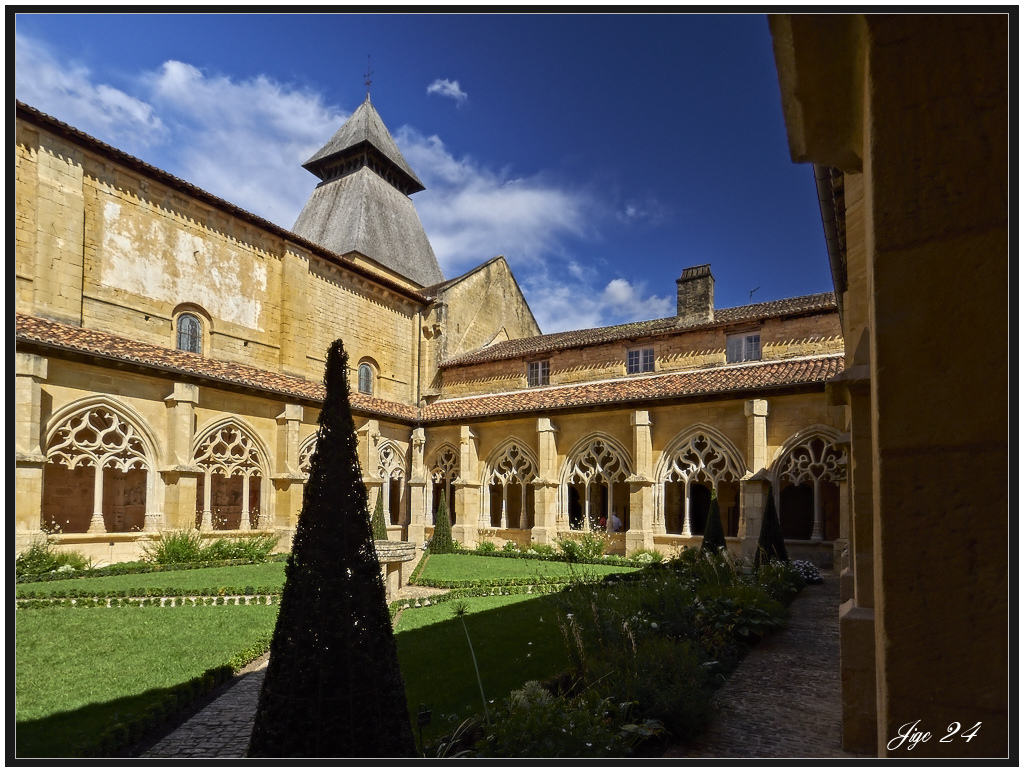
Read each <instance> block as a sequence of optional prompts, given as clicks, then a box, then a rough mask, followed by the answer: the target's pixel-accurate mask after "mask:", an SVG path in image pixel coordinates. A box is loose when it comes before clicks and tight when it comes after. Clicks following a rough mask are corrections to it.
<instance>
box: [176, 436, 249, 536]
mask: <svg viewBox="0 0 1024 772" xmlns="http://www.w3.org/2000/svg"><path fill="white" fill-rule="evenodd" d="M194 457H195V463H196V465H197V466H199V467H201V468H202V469H203V473H204V474H203V484H202V485H201V486H200V487H199V489H198V490H197V491H196V510H197V512H196V520H197V525H198V526H199V527H200V528H201V529H202V530H206V531H209V530H237V529H241V530H243V531H248V530H249V529H250V528H253V527H255V528H259V527H260V526H261V521H260V515H261V505H263V503H264V501H265V499H266V496H265V495H264V494H265V491H264V490H263V480H264V479H265V478H266V467H267V464H266V461H265V459H264V455H263V453H262V452H261V451H260V449H259V447H258V445H257V443H256V442H255V441H254V440H253V438H252V437H251V436H250V435H249V433H248V432H247V431H246V430H245V429H243V428H242V427H240V426H238V425H236V424H234V423H233V422H227V423H225V424H223V425H221V426H217V427H214V428H213V429H211V430H210V431H209V432H208V433H207V434H206V435H205V436H204V437H202V438H201V439H200V440H199V441H198V442H197V443H196V445H195V454H194Z"/></svg>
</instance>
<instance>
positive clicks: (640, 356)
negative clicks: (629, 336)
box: [626, 348, 654, 373]
mask: <svg viewBox="0 0 1024 772" xmlns="http://www.w3.org/2000/svg"><path fill="white" fill-rule="evenodd" d="M626 372H627V373H653V372H654V349H653V348H634V349H630V350H629V351H628V352H626Z"/></svg>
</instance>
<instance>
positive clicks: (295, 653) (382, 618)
mask: <svg viewBox="0 0 1024 772" xmlns="http://www.w3.org/2000/svg"><path fill="white" fill-rule="evenodd" d="M324 381H325V385H326V387H327V393H326V397H325V399H324V404H323V407H322V408H321V410H320V429H319V432H318V436H317V447H316V452H315V453H314V454H313V458H312V460H311V467H310V473H309V482H308V483H307V484H306V489H305V492H304V494H303V501H302V512H301V514H300V515H299V521H298V526H297V528H296V530H295V538H294V541H293V542H292V554H291V557H290V558H289V560H288V563H287V565H286V568H285V584H284V589H283V591H282V594H281V609H280V612H279V614H278V617H277V626H276V627H275V628H274V635H273V638H272V640H271V644H270V664H269V666H268V667H267V673H266V677H265V678H264V681H263V687H262V690H261V691H260V697H259V703H258V705H257V709H256V721H255V725H254V726H253V731H252V735H251V738H250V741H249V749H248V752H247V755H248V756H250V757H275V758H287V757H302V758H314V757H320V758H376V757H410V756H413V755H415V753H416V749H415V744H414V741H413V736H412V727H411V725H410V723H409V708H408V705H407V704H406V697H405V685H404V684H403V682H402V675H401V672H400V670H399V665H398V651H397V648H396V646H395V639H394V635H393V633H392V630H391V621H390V618H389V615H388V608H387V603H386V594H385V591H384V582H383V579H382V578H381V570H380V565H379V563H378V562H377V556H376V552H375V550H374V547H373V541H372V538H371V537H372V534H371V531H370V518H369V516H368V513H367V507H366V499H367V496H366V488H365V487H364V486H363V481H362V475H361V473H360V469H359V458H358V456H357V454H356V447H357V446H356V433H355V424H354V423H353V421H352V413H351V411H350V409H349V399H348V357H347V356H346V354H345V349H344V347H343V346H342V344H341V341H335V342H334V343H333V344H331V347H330V349H329V351H328V353H327V367H326V374H325V376H324Z"/></svg>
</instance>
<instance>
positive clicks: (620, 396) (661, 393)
mask: <svg viewBox="0 0 1024 772" xmlns="http://www.w3.org/2000/svg"><path fill="white" fill-rule="evenodd" d="M842 369H843V355H842V354H829V355H825V356H813V357H801V358H798V359H796V358H794V359H780V360H775V361H769V362H754V363H749V362H746V363H742V364H735V365H724V366H721V367H709V368H706V369H702V370H685V371H680V372H674V373H665V374H662V375H652V376H648V377H630V378H617V379H613V380H607V381H598V382H591V383H577V384H572V385H569V386H550V387H547V388H540V389H527V390H521V391H513V392H507V393H504V394H485V395H480V396H476V397H459V398H454V399H439V400H437V401H436V402H434V403H432V404H430V405H427V407H425V408H423V410H421V411H420V413H421V416H422V418H423V420H425V421H445V420H453V419H459V420H466V419H472V418H484V417H487V416H494V415H513V414H516V413H530V412H539V411H551V410H565V409H572V408H583V407H595V406H601V405H612V404H616V403H640V402H650V401H652V400H664V399H678V398H680V397H708V396H711V395H723V394H725V395H728V394H733V393H735V394H737V395H739V394H742V393H744V392H758V391H764V390H766V389H773V388H787V387H793V386H801V385H811V384H822V385H824V383H825V381H827V380H829V379H830V378H833V377H835V376H836V375H838V374H839V373H840V372H841V371H842Z"/></svg>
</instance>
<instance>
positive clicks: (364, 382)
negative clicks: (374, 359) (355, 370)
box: [359, 362, 373, 396]
mask: <svg viewBox="0 0 1024 772" xmlns="http://www.w3.org/2000/svg"><path fill="white" fill-rule="evenodd" d="M359 393H360V394H369V395H370V396H373V367H372V366H371V365H369V364H367V363H366V362H363V363H362V364H361V365H359Z"/></svg>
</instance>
